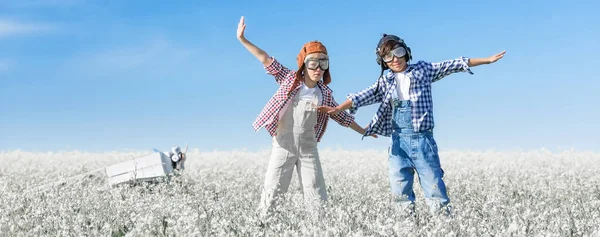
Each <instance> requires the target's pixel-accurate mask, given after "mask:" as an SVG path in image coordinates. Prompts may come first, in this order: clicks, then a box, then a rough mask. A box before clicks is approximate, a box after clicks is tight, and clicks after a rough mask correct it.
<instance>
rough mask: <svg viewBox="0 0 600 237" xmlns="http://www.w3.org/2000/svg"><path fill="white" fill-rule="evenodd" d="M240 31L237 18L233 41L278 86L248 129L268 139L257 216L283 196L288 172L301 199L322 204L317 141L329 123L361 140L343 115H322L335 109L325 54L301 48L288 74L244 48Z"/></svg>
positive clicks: (313, 45)
mask: <svg viewBox="0 0 600 237" xmlns="http://www.w3.org/2000/svg"><path fill="white" fill-rule="evenodd" d="M245 29H246V25H245V23H244V17H242V18H241V19H240V22H239V25H238V29H237V38H238V40H239V41H240V42H241V43H242V45H243V46H244V47H245V48H246V49H247V50H248V51H249V52H250V53H252V54H253V55H254V56H255V57H256V58H257V59H258V60H259V61H260V62H261V63H262V64H263V65H264V67H265V69H266V71H267V73H269V74H270V75H272V76H274V77H275V81H276V82H277V83H278V84H279V85H280V86H279V89H277V91H276V92H275V94H274V95H273V97H272V98H271V99H270V100H269V102H268V103H267V104H266V106H265V107H264V108H263V110H262V111H261V113H260V114H259V116H258V117H257V118H256V120H255V121H254V123H253V127H254V129H255V131H258V130H259V129H260V128H262V127H265V129H266V130H267V131H268V132H269V134H270V135H271V136H272V137H273V148H272V152H271V157H270V161H269V165H268V168H267V172H266V176H265V183H264V191H263V193H262V197H261V205H260V209H261V210H262V214H267V213H268V212H269V210H270V209H272V207H273V206H274V203H275V199H276V197H277V196H278V195H279V194H282V193H285V192H287V189H288V187H289V184H290V181H291V178H292V172H293V170H294V167H296V169H297V174H298V178H299V180H300V184H301V186H302V189H303V195H304V197H305V199H306V200H307V201H312V200H321V201H326V200H327V193H326V190H325V180H324V178H323V171H322V168H321V162H320V160H319V153H318V149H317V143H318V142H319V141H320V140H321V138H322V137H323V134H324V132H325V129H326V127H327V121H328V120H329V118H332V119H333V120H335V121H336V122H337V123H339V124H340V125H341V126H344V127H350V128H352V129H354V130H355V131H356V132H358V133H360V134H364V133H365V129H364V128H362V127H360V126H359V125H358V124H357V123H356V122H354V117H353V116H352V115H350V114H349V113H347V112H342V113H339V114H336V115H330V114H328V113H326V112H325V108H324V107H325V106H329V107H335V106H338V103H337V102H336V101H335V100H334V98H333V96H332V90H331V89H330V88H329V87H328V86H327V85H328V84H329V83H330V82H331V75H330V72H329V57H328V55H327V49H326V48H325V46H324V45H323V44H321V43H320V42H318V41H311V42H308V43H306V44H305V45H304V46H303V47H302V49H301V50H300V53H299V55H298V57H297V62H298V68H299V69H298V70H297V71H293V70H290V69H289V68H287V67H285V66H283V65H281V64H280V63H279V61H277V60H276V59H275V58H273V57H271V56H269V55H268V54H267V53H266V52H265V51H263V50H262V49H260V48H258V47H256V46H255V45H254V44H252V43H250V41H248V40H247V39H246V37H245V36H244V30H245ZM373 137H376V135H374V136H373ZM310 203H313V204H314V203H317V204H318V203H319V202H310Z"/></svg>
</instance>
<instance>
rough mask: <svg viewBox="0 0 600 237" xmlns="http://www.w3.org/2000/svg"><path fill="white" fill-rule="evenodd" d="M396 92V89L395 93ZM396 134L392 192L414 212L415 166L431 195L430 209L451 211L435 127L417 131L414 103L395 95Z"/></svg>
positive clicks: (391, 162) (392, 151) (428, 196)
mask: <svg viewBox="0 0 600 237" xmlns="http://www.w3.org/2000/svg"><path fill="white" fill-rule="evenodd" d="M394 94H395V93H394ZM392 110H393V112H392V113H393V116H392V128H393V132H392V136H391V144H390V148H389V151H388V152H389V180H390V186H391V190H392V195H393V196H394V200H395V202H396V203H398V204H399V205H400V207H402V208H408V211H409V213H414V208H415V206H414V203H415V193H414V192H413V182H414V174H415V170H416V172H417V174H418V177H419V183H420V184H421V188H422V189H423V193H424V194H425V198H426V199H427V204H428V205H429V208H430V211H431V212H432V213H436V212H438V211H440V210H444V212H445V213H446V214H448V212H449V211H450V210H449V208H450V206H449V203H450V199H449V198H448V195H447V192H446V185H445V184H444V181H443V180H442V177H443V176H444V171H443V170H442V168H441V166H440V158H439V156H438V149H437V144H436V142H435V140H434V139H433V131H432V130H426V131H419V132H415V131H414V130H413V125H412V103H411V101H410V100H403V101H400V100H398V98H397V96H393V97H392Z"/></svg>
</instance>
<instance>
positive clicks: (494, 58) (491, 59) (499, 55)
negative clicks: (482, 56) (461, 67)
mask: <svg viewBox="0 0 600 237" xmlns="http://www.w3.org/2000/svg"><path fill="white" fill-rule="evenodd" d="M505 53H506V50H503V51H502V52H500V53H497V54H494V55H492V56H490V57H488V58H487V60H486V61H487V63H488V64H491V63H495V62H496V61H498V60H500V59H501V58H503V57H504V54H505Z"/></svg>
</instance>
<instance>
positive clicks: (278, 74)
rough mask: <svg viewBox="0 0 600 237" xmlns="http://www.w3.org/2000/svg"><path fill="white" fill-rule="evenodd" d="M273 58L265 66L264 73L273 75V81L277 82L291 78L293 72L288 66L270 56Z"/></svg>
mask: <svg viewBox="0 0 600 237" xmlns="http://www.w3.org/2000/svg"><path fill="white" fill-rule="evenodd" d="M271 59H272V60H273V61H272V62H271V64H270V65H269V66H266V67H265V70H266V71H267V72H266V73H267V74H269V75H272V76H273V77H275V81H276V82H277V83H279V84H281V83H282V82H284V81H285V80H290V79H291V80H293V78H294V75H295V72H294V71H292V70H290V69H289V68H287V67H285V66H283V65H282V64H281V63H280V62H279V61H278V60H277V59H275V58H274V57H271Z"/></svg>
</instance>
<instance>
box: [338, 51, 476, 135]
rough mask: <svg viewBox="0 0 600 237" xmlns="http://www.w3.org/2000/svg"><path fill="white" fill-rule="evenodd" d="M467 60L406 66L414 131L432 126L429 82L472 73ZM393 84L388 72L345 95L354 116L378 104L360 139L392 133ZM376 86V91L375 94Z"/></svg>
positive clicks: (393, 79)
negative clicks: (456, 73)
mask: <svg viewBox="0 0 600 237" xmlns="http://www.w3.org/2000/svg"><path fill="white" fill-rule="evenodd" d="M468 60H469V58H467V57H460V58H457V59H453V60H446V61H442V62H435V63H430V62H424V61H419V62H417V63H416V64H409V65H408V66H407V68H406V71H405V73H406V76H407V77H408V78H410V90H409V94H410V100H411V103H412V105H413V106H412V124H413V127H414V130H415V132H420V131H426V130H429V129H433V127H434V122H433V99H432V97H431V83H432V82H436V81H438V80H440V79H442V78H444V77H445V76H447V75H450V74H452V73H455V72H469V73H470V74H473V72H471V69H470V68H469V65H468V62H469V61H468ZM396 81H397V80H395V76H394V73H393V72H392V71H391V70H390V71H388V72H387V73H386V74H384V75H383V76H382V77H381V78H379V79H378V80H377V82H375V83H374V84H373V85H371V86H369V87H367V88H366V89H364V90H362V91H360V92H358V93H351V94H348V96H347V98H348V99H350V100H352V107H351V108H350V110H349V112H350V113H351V114H355V113H356V111H357V110H358V108H360V107H363V106H367V105H372V104H375V103H381V104H380V105H379V109H378V110H377V112H376V113H375V116H373V119H372V120H371V123H370V124H369V127H368V128H367V131H366V133H365V134H364V135H363V138H364V137H365V136H370V135H372V134H378V135H381V136H390V135H391V134H392V104H391V101H392V99H393V98H396V97H397V93H398V92H397V90H396ZM377 86H379V89H377V92H376V88H377Z"/></svg>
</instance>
